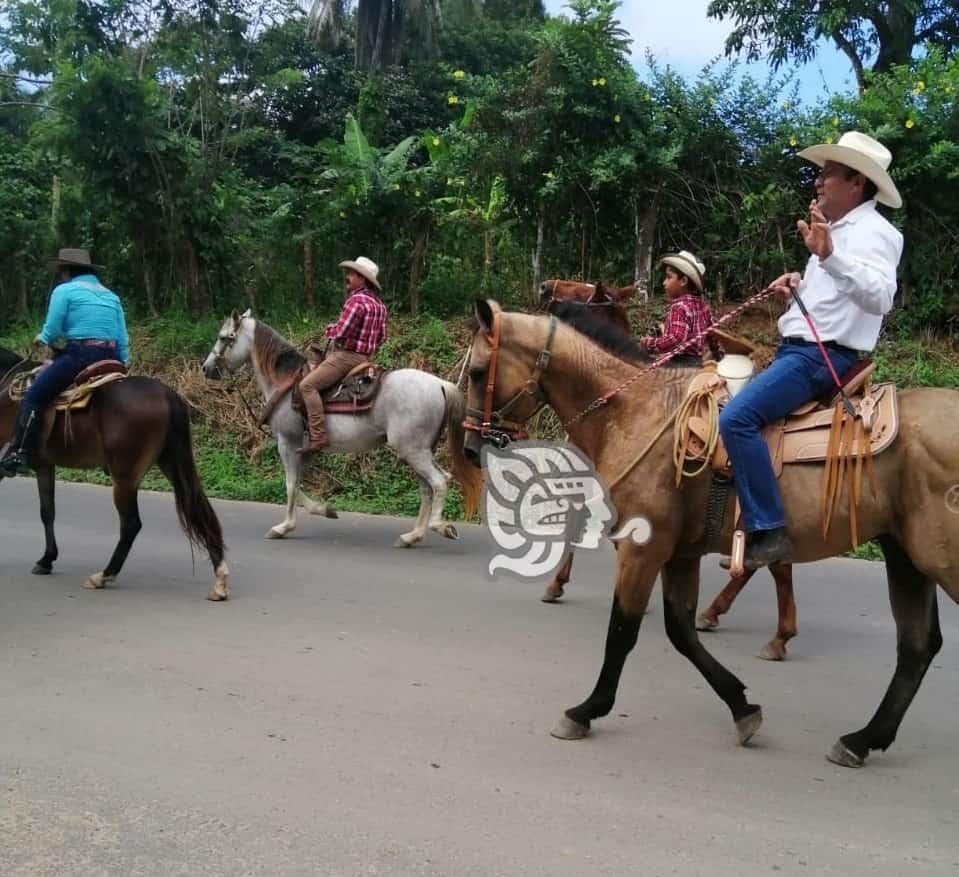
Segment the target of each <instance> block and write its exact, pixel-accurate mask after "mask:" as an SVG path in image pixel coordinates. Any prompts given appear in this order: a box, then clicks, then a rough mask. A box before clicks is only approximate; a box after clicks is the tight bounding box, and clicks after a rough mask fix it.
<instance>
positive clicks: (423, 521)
mask: <svg viewBox="0 0 959 877" xmlns="http://www.w3.org/2000/svg"><path fill="white" fill-rule="evenodd" d="M416 480H417V483H418V484H419V487H420V508H419V511H418V512H417V513H416V523H415V524H414V525H413V529H412V530H410V531H409V533H401V534H400V535H399V536H398V537H397V539H396V541H395V542H394V543H393V547H394V548H412V547H413V546H414V545H418V544H419V543H420V542H422V541H423V539H424V537H425V536H426V525H427V524H428V523H429V519H430V502H431V500H432V497H433V491H432V490H431V489H430V486H429V484H428V483H427V482H426V481H425V480H424V479H423V478H422V477H421V476H419V475H417V477H416Z"/></svg>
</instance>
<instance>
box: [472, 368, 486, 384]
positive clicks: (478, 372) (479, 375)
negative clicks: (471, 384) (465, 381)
mask: <svg viewBox="0 0 959 877" xmlns="http://www.w3.org/2000/svg"><path fill="white" fill-rule="evenodd" d="M485 375H486V369H485V368H479V367H477V368H471V369H470V380H471V381H477V382H479V381H482V380H483V378H484V376H485Z"/></svg>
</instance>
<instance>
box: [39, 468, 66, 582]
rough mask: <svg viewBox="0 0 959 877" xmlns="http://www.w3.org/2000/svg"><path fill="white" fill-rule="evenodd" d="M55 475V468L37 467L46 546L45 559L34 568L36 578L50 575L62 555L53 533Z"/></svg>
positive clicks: (40, 560)
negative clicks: (54, 564)
mask: <svg viewBox="0 0 959 877" xmlns="http://www.w3.org/2000/svg"><path fill="white" fill-rule="evenodd" d="M55 473H56V469H55V468H54V467H53V466H49V465H43V466H38V467H37V488H38V490H39V493H40V520H41V521H43V537H44V541H45V545H44V550H43V557H41V558H40V559H39V560H38V561H37V562H36V564H34V567H33V574H34V575H36V576H46V575H50V571H51V570H52V569H53V562H54V561H55V560H56V559H57V557H58V556H59V554H60V552H59V550H58V549H57V537H56V534H55V533H54V531H53V520H54V518H55V517H56V504H55V502H54V488H55V486H56V480H55V478H54V476H55Z"/></svg>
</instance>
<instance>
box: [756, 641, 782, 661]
mask: <svg viewBox="0 0 959 877" xmlns="http://www.w3.org/2000/svg"><path fill="white" fill-rule="evenodd" d="M756 657H758V658H762V659H763V660H764V661H785V660H786V647H785V646H784V645H781V644H780V643H773V642H768V643H766V645H764V646H763V647H762V648H761V649H760V650H759V654H758V655H757V656H756Z"/></svg>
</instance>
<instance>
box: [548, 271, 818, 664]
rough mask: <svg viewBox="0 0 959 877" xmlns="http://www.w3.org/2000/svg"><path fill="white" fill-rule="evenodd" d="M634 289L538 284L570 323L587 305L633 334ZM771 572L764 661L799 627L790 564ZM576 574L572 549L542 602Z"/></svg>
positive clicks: (717, 611)
mask: <svg viewBox="0 0 959 877" xmlns="http://www.w3.org/2000/svg"><path fill="white" fill-rule="evenodd" d="M547 284H549V286H547ZM634 291H635V286H624V287H622V288H621V289H619V290H616V289H613V290H610V288H609V287H606V286H604V285H603V284H602V283H599V284H597V285H596V286H592V285H591V284H588V283H576V282H575V281H572V280H547V281H545V282H544V283H543V284H542V286H541V287H540V306H541V307H543V308H545V309H546V310H547V311H549V312H550V313H553V314H556V316H558V317H559V318H560V319H561V320H563V321H564V322H567V323H575V322H576V321H577V319H578V316H579V314H580V313H582V311H581V310H580V308H579V307H578V306H584V307H585V308H586V311H585V312H586V313H588V314H589V315H590V316H591V317H594V318H595V319H597V320H601V321H605V322H607V323H609V324H611V325H613V326H619V327H620V328H621V329H624V330H625V331H626V332H630V331H631V326H630V322H629V315H628V314H627V313H626V307H625V306H624V305H623V304H622V301H623V300H624V299H628V298H629V296H630V295H632V294H633V292H634ZM564 303H571V305H572V306H571V307H569V306H567V305H566V304H564ZM769 571H770V573H771V574H772V577H773V580H774V581H775V583H776V604H777V608H778V610H779V611H778V616H779V617H778V620H777V624H776V633H775V635H774V636H773V637H772V639H770V640H769V642H767V643H766V644H765V645H764V646H763V647H762V648H761V649H760V650H759V653H758V654H759V657H760V658H763V659H764V660H766V661H782V660H784V659H785V658H786V643H787V642H789V640H791V639H792V638H793V637H794V636H795V635H796V634H797V633H798V631H799V625H798V620H797V617H796V598H795V595H794V594H793V577H792V566H791V565H790V564H775V565H774V566H771V567H770V568H769ZM572 572H573V552H572V550H570V552H569V554H567V555H566V559H565V560H564V561H563V563H562V565H561V566H560V568H559V569H558V570H557V571H556V575H555V576H554V577H553V580H552V581H551V582H550V583H549V584H548V585H547V586H546V590H545V591H544V592H543V596H542V597H540V600H542V601H543V602H544V603H558V602H559V601H560V600H561V599H562V598H563V594H564V593H565V589H566V585H567V584H569V579H570V576H571V575H572ZM754 574H755V573H754V571H753V570H747V571H746V572H744V573H743V574H742V575H741V576H732V577H731V578H730V579H729V583H728V584H727V585H726V587H725V588H723V589H722V591H720V592H719V593H718V594H717V595H716V597H715V598H714V599H713V601H712V603H710V605H709V608H708V609H706V610H704V611H703V612H702V613H701V614H700V615H699V617H698V618H697V619H696V629H697V630H703V631H706V630H715V629H716V628H717V627H719V616H720V615H725V614H726V613H727V612H728V611H729V610H730V607H731V606H732V604H733V601H734V600H735V599H736V597H737V596H738V595H739V592H740V591H742V589H743V588H745V587H746V584H747V582H748V581H749V580H750V579H751V578H752V577H753V575H754Z"/></svg>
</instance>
